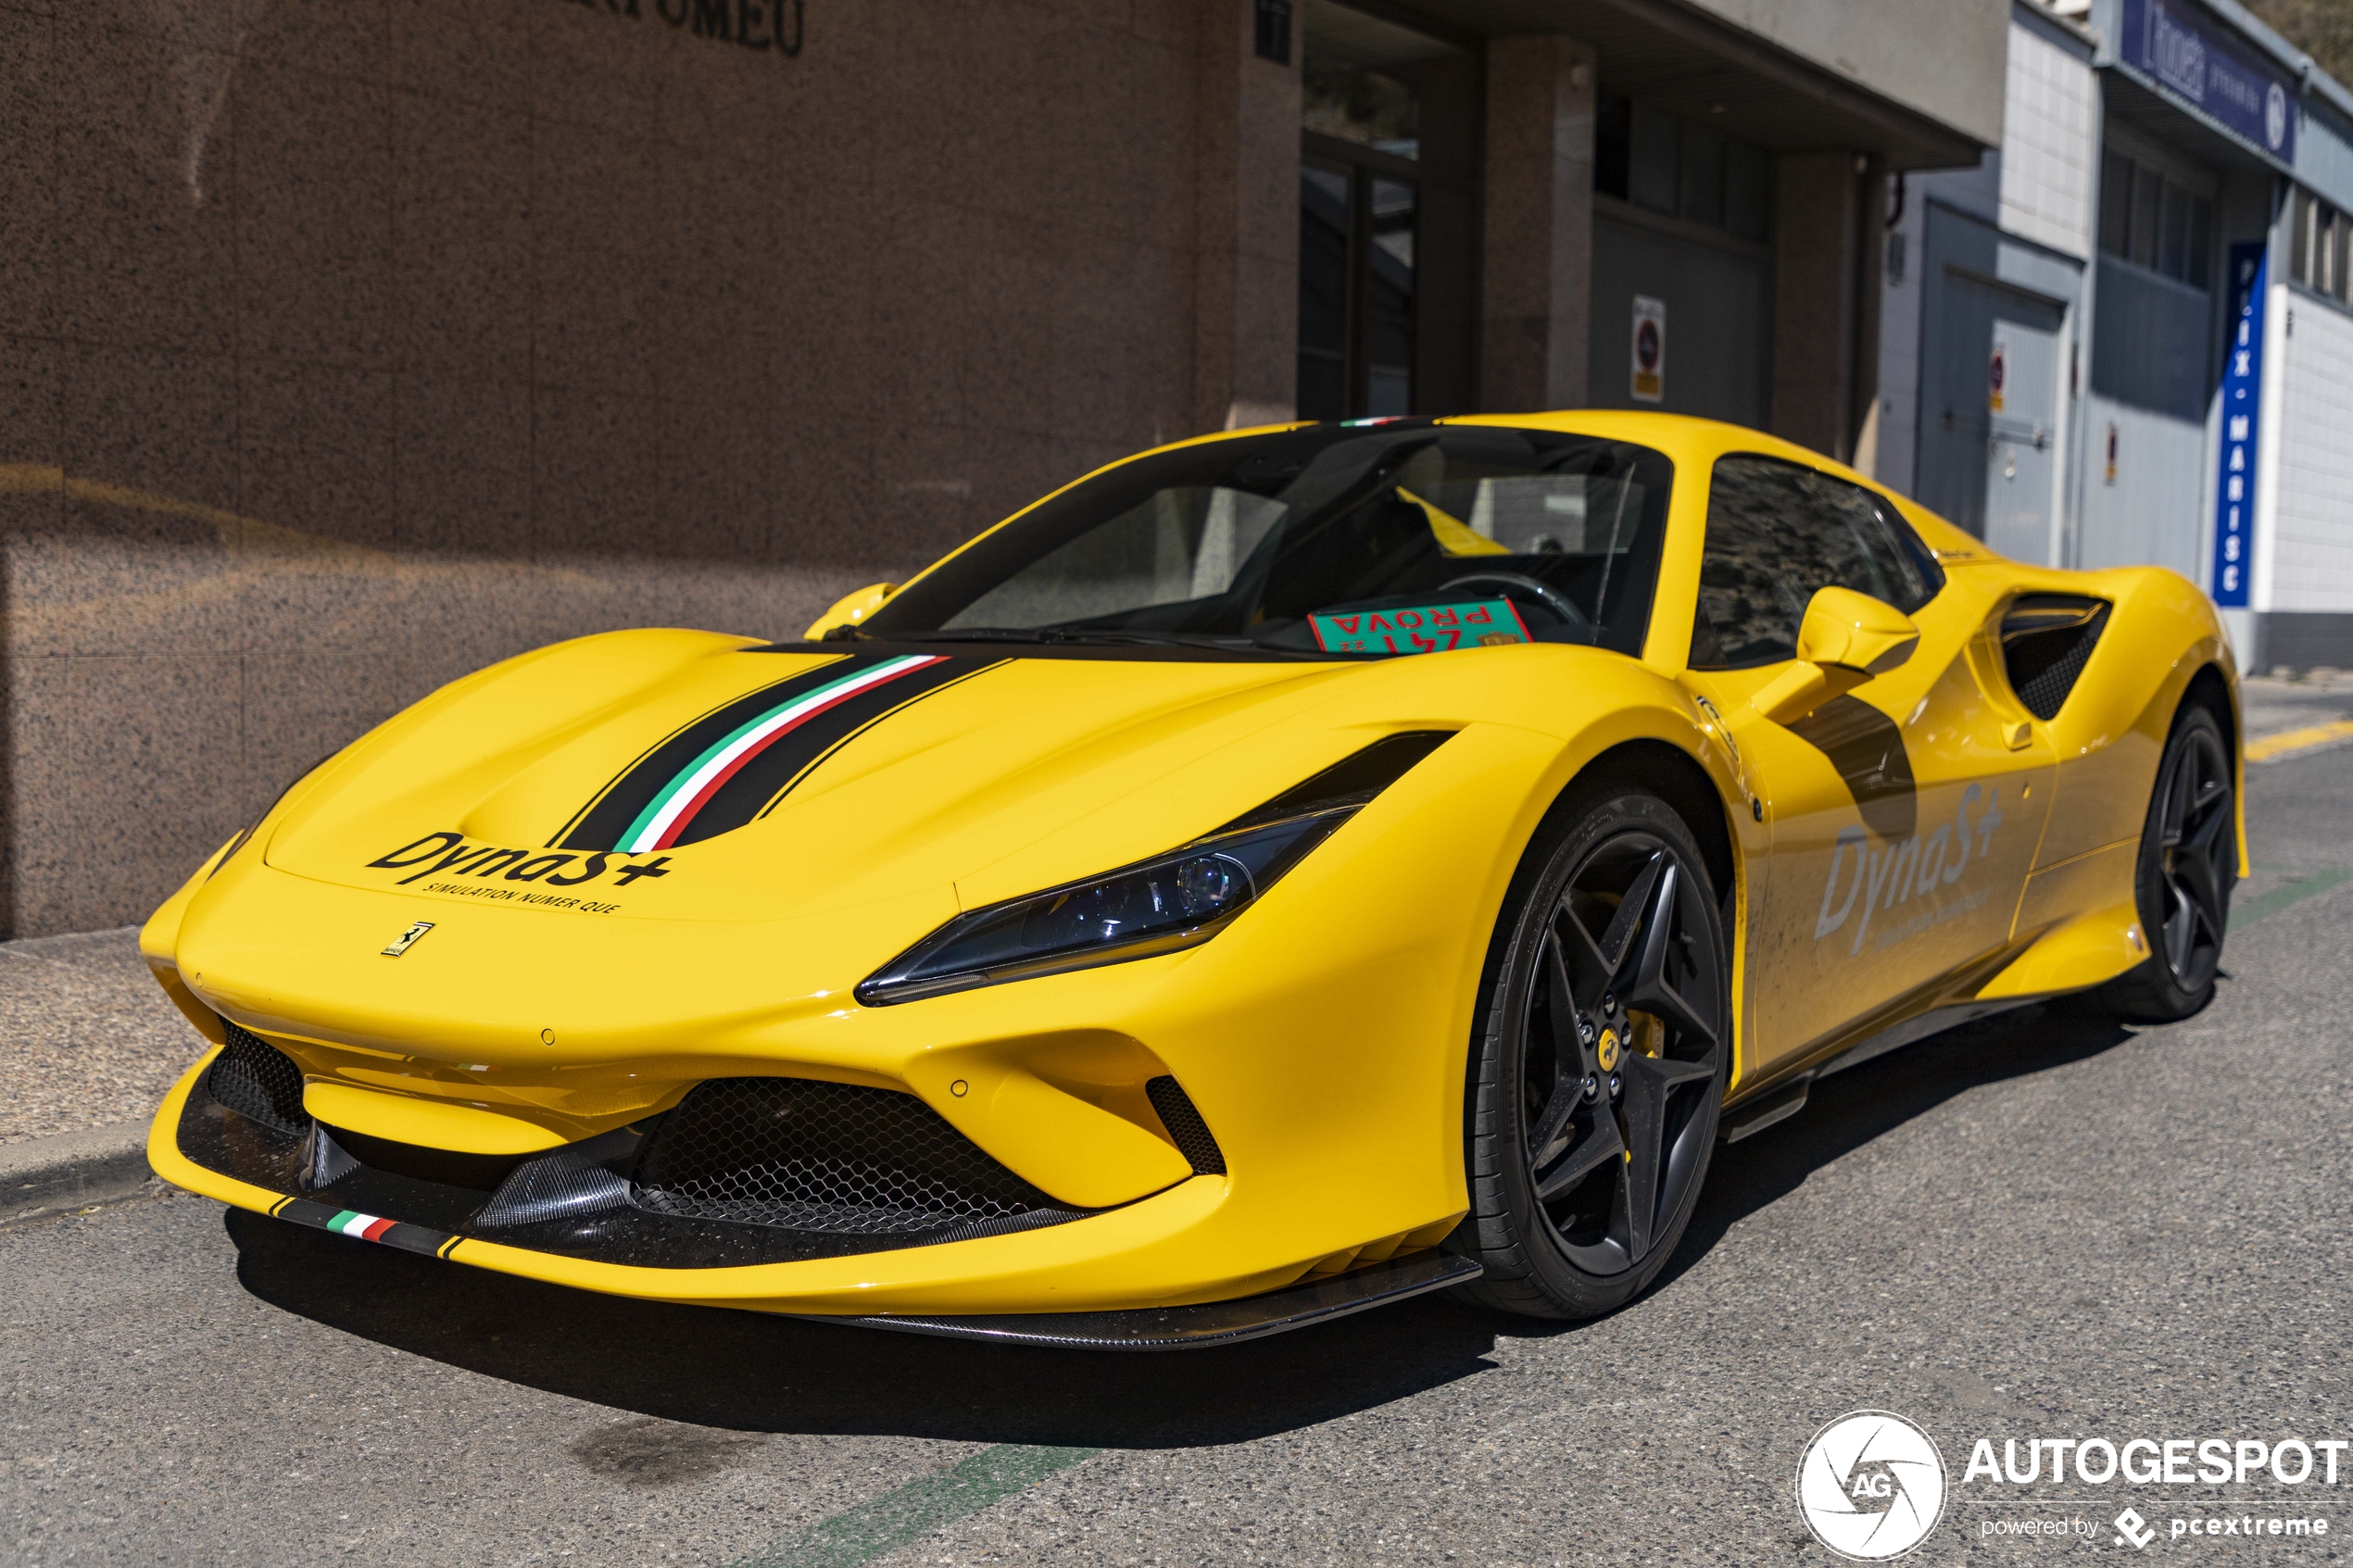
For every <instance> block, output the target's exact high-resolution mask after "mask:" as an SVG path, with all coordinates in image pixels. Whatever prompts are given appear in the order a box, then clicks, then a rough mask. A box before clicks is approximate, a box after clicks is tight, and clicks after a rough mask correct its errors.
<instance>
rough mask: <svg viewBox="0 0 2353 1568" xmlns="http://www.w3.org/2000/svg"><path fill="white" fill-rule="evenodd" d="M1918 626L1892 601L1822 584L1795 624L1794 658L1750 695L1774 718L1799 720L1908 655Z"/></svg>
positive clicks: (1915, 641)
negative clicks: (1791, 663)
mask: <svg viewBox="0 0 2353 1568" xmlns="http://www.w3.org/2000/svg"><path fill="white" fill-rule="evenodd" d="M1919 640H1920V629H1919V627H1918V626H1916V625H1914V624H1913V623H1912V618H1911V617H1910V616H1908V615H1906V614H1905V613H1904V612H1903V611H1902V610H1900V609H1897V608H1895V607H1894V605H1892V604H1887V603H1885V602H1883V601H1881V600H1879V599H1875V598H1873V597H1871V596H1869V594H1858V593H1856V592H1855V590H1854V589H1852V588H1824V589H1822V590H1820V591H1819V592H1818V593H1817V594H1815V596H1814V597H1813V600H1812V601H1811V602H1810V603H1808V604H1807V605H1806V619H1805V621H1803V622H1802V623H1801V624H1800V625H1799V626H1798V629H1797V662H1796V663H1795V664H1793V665H1791V666H1790V667H1789V668H1788V669H1787V670H1784V671H1781V673H1780V674H1779V675H1777V676H1775V677H1774V678H1773V679H1772V680H1770V681H1768V682H1767V683H1766V684H1765V685H1764V686H1763V687H1762V688H1761V689H1760V690H1759V691H1758V692H1757V694H1756V695H1755V696H1753V697H1751V698H1750V699H1749V703H1750V706H1752V707H1754V708H1755V709H1756V710H1757V711H1758V712H1759V713H1762V714H1764V715H1765V717H1767V718H1768V719H1771V720H1773V721H1776V722H1777V723H1783V724H1786V723H1788V722H1789V721H1791V720H1793V719H1802V718H1804V717H1805V716H1806V714H1808V713H1811V712H1813V711H1814V709H1817V708H1819V707H1821V706H1822V704H1824V703H1826V702H1828V701H1830V700H1831V698H1832V697H1834V696H1843V695H1844V694H1845V693H1847V692H1850V691H1853V690H1854V689H1855V688H1856V686H1859V685H1861V684H1863V683H1864V682H1866V681H1868V680H1869V679H1870V678H1871V677H1872V676H1874V675H1881V674H1885V673H1886V672H1887V671H1890V670H1893V669H1894V668H1895V667H1896V666H1897V665H1899V664H1901V663H1903V662H1904V661H1905V660H1906V659H1909V658H1911V657H1912V650H1913V649H1914V648H1915V647H1918V646H1919Z"/></svg>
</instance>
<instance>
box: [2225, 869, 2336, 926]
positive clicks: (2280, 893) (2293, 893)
mask: <svg viewBox="0 0 2353 1568" xmlns="http://www.w3.org/2000/svg"><path fill="white" fill-rule="evenodd" d="M2347 882H2353V871H2336V872H2313V873H2312V874H2311V875H2309V876H2304V877H2298V878H2296V880H2295V881H2294V882H2291V883H2287V884H2284V885H2282V886H2279V887H2274V888H2272V889H2271V891H2270V892H2269V893H2266V894H2264V895H2263V896H2262V897H2259V898H2249V899H2247V900H2246V902H2244V903H2238V904H2233V905H2232V906H2231V919H2230V929H2232V930H2233V931H2244V930H2246V928H2247V927H2248V926H2250V925H2253V924H2254V923H2255V922H2257V921H2259V920H2269V919H2271V917H2272V916H2273V915H2275V914H2278V913H2279V912H2280V911H2281V910H2282V909H2286V908H2288V907H2289V906H2290V905H2292V904H2301V903H2302V902H2304V900H2305V899H2307V898H2309V897H2312V896H2313V895H2315V894H2319V893H2326V892H2327V891H2328V890H2329V889H2330V888H2332V887H2335V886H2338V885H2340V884H2344V883H2347Z"/></svg>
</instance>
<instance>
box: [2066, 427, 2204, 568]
mask: <svg viewBox="0 0 2353 1568" xmlns="http://www.w3.org/2000/svg"><path fill="white" fill-rule="evenodd" d="M2083 407H2084V417H2085V419H2086V420H2088V421H2089V422H2090V425H2091V429H2090V430H2088V431H2086V432H2085V435H2086V436H2087V437H2088V439H2087V440H2086V441H2085V443H2084V448H2085V451H2086V453H2087V454H2088V457H2089V458H2090V462H2091V470H2092V471H2091V474H2090V476H2089V478H2088V480H2087V482H2086V483H2085V484H2084V486H2083V532H2082V553H2081V556H2080V558H2079V560H2080V564H2081V565H2082V566H2083V567H2084V568H2085V569H2087V570H2095V569H2097V568H2100V567H2104V566H2170V567H2171V568H2172V569H2173V570H2174V571H2178V572H2180V573H2181V574H2182V575H2183V576H2184V577H2186V578H2188V579H2189V580H2190V581H2191V582H2193V583H2195V582H2197V581H2198V580H2199V573H2198V542H2199V540H2200V539H2201V538H2202V537H2203V534H2202V533H2201V523H2202V522H2203V520H2204V515H2205V502H2206V489H2205V479H2206V446H2207V440H2206V428H2205V426H2203V425H2201V424H2194V423H2192V422H2191V421H2189V420H2180V419H2175V418H2173V417H2172V416H2171V415H2169V414H2157V413H2151V412H2149V411H2148V410H2147V409H2145V408H2127V407H2126V406H2125V405H2123V404H2121V403H2118V402H2114V401H2112V400H2111V399H2108V398H2106V397H2102V396H2100V395H2097V394H2093V395H2090V396H2087V397H2085V398H2084V400H2083ZM2111 422H2112V423H2113V424H2114V425H2115V426H2116V477H2115V478H2114V479H2113V480H2110V479H2109V478H2108V471H2107V453H2108V426H2109V424H2110V423H2111Z"/></svg>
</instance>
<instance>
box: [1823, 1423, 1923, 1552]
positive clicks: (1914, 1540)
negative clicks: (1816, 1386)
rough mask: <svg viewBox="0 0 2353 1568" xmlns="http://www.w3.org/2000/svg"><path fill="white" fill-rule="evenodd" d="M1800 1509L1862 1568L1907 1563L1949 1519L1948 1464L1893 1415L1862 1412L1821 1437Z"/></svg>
mask: <svg viewBox="0 0 2353 1568" xmlns="http://www.w3.org/2000/svg"><path fill="white" fill-rule="evenodd" d="M1797 1507H1798V1512H1801V1513H1803V1514H1804V1515H1805V1516H1806V1528H1807V1529H1809V1530H1811V1531H1813V1532H1814V1538H1815V1539H1817V1540H1818V1541H1820V1542H1821V1543H1822V1544H1823V1545H1824V1546H1826V1547H1828V1548H1830V1549H1831V1550H1832V1551H1834V1552H1836V1553H1838V1554H1839V1555H1840V1556H1841V1557H1844V1558H1849V1559H1852V1560H1853V1561H1855V1562H1885V1561H1887V1560H1888V1559H1889V1558H1893V1557H1901V1556H1903V1555H1904V1554H1905V1553H1906V1552H1907V1551H1910V1550H1911V1549H1913V1548H1914V1547H1917V1546H1919V1544H1920V1543H1921V1542H1922V1541H1924V1540H1926V1539H1928V1537H1930V1535H1931V1534H1932V1533H1933V1532H1934V1531H1935V1529H1936V1523H1937V1521H1938V1520H1940V1519H1942V1518H1943V1517H1944V1455H1943V1454H1941V1453H1939V1452H1938V1451H1937V1448H1936V1444H1935V1441H1934V1440H1933V1439H1931V1437H1930V1436H1929V1435H1928V1434H1927V1433H1925V1432H1923V1431H1921V1430H1920V1429H1919V1427H1918V1426H1915V1425H1914V1424H1912V1423H1910V1422H1908V1421H1906V1420H1905V1419H1904V1418H1903V1417H1902V1416H1900V1415H1895V1414H1894V1413H1892V1412H1890V1411H1870V1410H1864V1411H1852V1412H1850V1413H1848V1414H1846V1415H1843V1416H1840V1417H1839V1418H1838V1419H1837V1420H1836V1421H1833V1422H1831V1424H1829V1425H1827V1426H1825V1427H1823V1428H1822V1429H1821V1430H1820V1431H1818V1432H1817V1433H1815V1434H1814V1440H1813V1441H1812V1442H1810V1443H1808V1444H1806V1457H1805V1458H1804V1459H1802V1460H1801V1461H1798V1466H1797Z"/></svg>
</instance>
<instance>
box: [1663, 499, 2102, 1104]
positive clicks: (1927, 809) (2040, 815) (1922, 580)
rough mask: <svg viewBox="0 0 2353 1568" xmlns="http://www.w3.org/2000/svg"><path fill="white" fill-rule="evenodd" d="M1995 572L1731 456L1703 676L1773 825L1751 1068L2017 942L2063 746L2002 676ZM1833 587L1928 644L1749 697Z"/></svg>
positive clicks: (1859, 506) (1697, 685) (1695, 656)
mask: <svg viewBox="0 0 2353 1568" xmlns="http://www.w3.org/2000/svg"><path fill="white" fill-rule="evenodd" d="M1990 575H1991V574H1987V573H1978V574H1971V573H1969V572H1968V571H1959V572H1957V573H1956V574H1954V576H1953V577H1952V578H1950V579H1948V578H1947V577H1946V575H1945V574H1944V571H1942V570H1941V569H1940V567H1939V566H1938V564H1937V562H1936V560H1935V558H1934V557H1933V556H1931V554H1930V553H1929V551H1928V550H1927V549H1926V548H1925V547H1924V546H1921V545H1920V543H1919V539H1918V538H1917V536H1916V535H1914V534H1913V533H1912V532H1911V530H1910V529H1909V528H1908V527H1907V526H1906V524H1905V523H1904V521H1903V519H1902V517H1901V515H1900V513H1898V511H1897V510H1896V508H1894V505H1893V504H1892V503H1891V502H1889V501H1887V500H1886V499H1884V498H1883V497H1881V496H1880V495H1876V494H1874V493H1873V492H1871V491H1869V490H1868V489H1865V488H1863V487H1862V486H1859V485H1856V484H1853V483H1848V482H1846V481H1844V480H1842V479H1839V478H1837V477H1835V476H1833V475H1831V474H1827V473H1823V472H1821V471H1819V470H1815V469H1811V468H1808V467H1806V466H1805V465H1802V464H1797V463H1792V462H1786V461H1783V460H1780V459H1779V458H1766V457H1758V456H1752V455H1747V454H1737V453H1736V454H1731V455H1728V456H1726V457H1723V458H1719V459H1718V461H1717V463H1716V465H1715V469H1714V471H1713V473H1712V474H1711V476H1710V484H1709V497H1708V507H1707V521H1706V537H1705V542H1704V548H1703V554H1702V561H1701V568H1700V588H1699V601H1700V602H1699V607H1698V613H1697V615H1696V616H1695V618H1694V621H1693V632H1692V659H1691V668H1690V670H1689V671H1687V672H1686V674H1685V676H1684V680H1685V682H1686V683H1687V684H1689V685H1690V687H1691V688H1692V691H1693V692H1694V693H1695V694H1696V695H1698V696H1702V697H1705V699H1707V701H1708V702H1710V703H1711V704H1712V705H1713V706H1714V707H1715V708H1716V709H1717V710H1718V712H1719V713H1720V714H1721V715H1722V716H1723V719H1724V722H1725V728H1726V730H1727V732H1728V734H1730V738H1731V739H1732V741H1733V743H1734V744H1735V745H1736V746H1738V747H1739V748H1740V751H1741V754H1742V759H1743V769H1744V771H1745V773H1746V776H1747V780H1748V784H1749V787H1750V788H1751V789H1752V790H1753V791H1754V792H1755V805H1754V806H1753V807H1752V809H1753V810H1754V811H1757V812H1761V813H1762V818H1763V821H1764V822H1766V823H1767V824H1768V829H1769V833H1770V843H1771V849H1770V853H1769V856H1768V867H1767V872H1766V874H1765V876H1764V878H1763V879H1762V885H1761V886H1753V887H1752V888H1751V890H1750V897H1749V911H1748V932H1747V954H1748V957H1747V963H1746V966H1745V970H1744V975H1745V981H1746V1008H1745V1011H1746V1016H1747V1020H1748V1029H1747V1045H1746V1050H1745V1054H1744V1058H1743V1076H1744V1077H1745V1076H1749V1075H1751V1074H1753V1073H1756V1072H1758V1071H1768V1070H1770V1069H1771V1068H1773V1067H1774V1066H1776V1065H1781V1064H1786V1063H1789V1062H1791V1061H1793V1060H1800V1059H1803V1058H1806V1057H1807V1056H1810V1055H1812V1054H1815V1053H1816V1052H1818V1051H1820V1050H1823V1049H1825V1048H1827V1047H1830V1046H1831V1045H1833V1044H1835V1043H1836V1042H1838V1041H1839V1040H1840V1039H1842V1038H1843V1037H1844V1036H1845V1035H1848V1034H1850V1033H1851V1032H1853V1031H1854V1030H1856V1028H1857V1027H1859V1026H1868V1025H1869V1023H1870V1022H1873V1021H1874V1019H1875V1018H1877V1017H1879V1016H1888V1017H1891V1018H1892V1017H1893V1016H1894V1014H1895V1013H1897V1012H1899V1011H1905V1010H1909V1008H1910V1006H1912V1005H1917V1004H1919V1003H1920V1002H1922V1000H1923V999H1924V997H1927V996H1928V995H1930V994H1932V993H1934V992H1936V991H1938V990H1940V989H1941V988H1943V987H1945V986H1947V985H1951V984H1952V983H1953V982H1954V981H1955V980H1956V979H1957V977H1965V976H1969V975H1971V974H1973V973H1975V972H1977V971H1980V970H1982V969H1984V968H1985V967H1986V966H1987V965H1989V964H1991V963H1993V962H1994V961H1996V960H1998V959H1999V958H2000V956H2001V955H2002V954H2003V953H2004V952H2005V950H2006V948H2007V943H2008V940H2009V935H2010V927H2011V922H2012V919H2013V917H2014V915H2015V913H2016V910H2017V906H2018V898H2019V892H2020V888H2021V887H2022V886H2023V885H2024V883H2025V879H2026V873H2027V871H2028V869H2029V867H2030V866H2031V865H2032V861H2033V857H2034V850H2035V845H2036V841H2037V839H2038V838H2039V836H2040V834H2041V832H2042V827H2043V820H2044V816H2045V812H2046V811H2047V810H2048V809H2049V805H2050V799H2051V794H2052V790H2051V777H2052V771H2053V768H2054V764H2055V761H2056V759H2055V757H2054V756H2053V753H2052V749H2051V746H2050V742H2049V740H2048V738H2047V737H2046V736H2045V734H2043V733H2042V730H2041V726H2040V725H2037V724H2034V723H2032V722H2029V721H2026V716H2025V715H2024V714H2023V713H2022V712H2020V709H2018V708H2017V705H2016V704H2015V702H2014V701H2013V700H2012V699H2011V698H2010V697H2009V696H2008V690H2007V686H2006V685H2004V684H2002V676H2001V673H2000V671H1999V669H1998V665H1997V662H1996V661H1997V659H1998V654H1997V651H1996V650H1997V648H1998V643H1997V641H1996V638H1997V634H1998V633H1997V621H1998V616H1997V611H1998V608H1999V596H1998V589H1997V588H1996V587H1995V586H1994V585H1993V584H1991V583H1984V582H1982V581H1980V579H1982V578H1983V577H1987V576H1990ZM1833 585H1835V586H1839V587H1844V588H1851V589H1854V590H1856V592H1859V593H1865V594H1869V595H1870V596H1872V597H1874V598H1878V599H1882V600H1885V601H1886V602H1888V603H1890V604H1893V605H1894V606H1895V607H1896V608H1898V609H1901V610H1903V611H1904V612H1905V613H1906V614H1907V615H1910V616H1911V617H1912V619H1913V621H1914V622H1915V623H1916V624H1917V625H1918V626H1919V633H1920V636H1919V644H1918V646H1916V647H1915V648H1914V650H1913V652H1912V654H1911V656H1910V658H1909V659H1906V660H1905V661H1904V662H1903V663H1902V664H1900V665H1898V666H1896V667H1895V668H1894V669H1891V670H1888V671H1885V672H1883V673H1881V674H1879V675H1876V676H1873V677H1871V678H1870V679H1869V680H1867V681H1865V682H1864V683H1863V684H1861V685H1859V686H1857V687H1856V688H1855V689H1853V690H1852V691H1850V692H1847V693H1846V694H1844V695H1843V696H1836V697H1833V698H1831V700H1830V701H1828V702H1825V703H1823V704H1822V705H1821V706H1820V707H1819V708H1818V709H1815V710H1814V711H1813V712H1811V713H1809V714H1806V715H1805V716H1804V717H1802V718H1797V719H1793V720H1792V721H1789V722H1787V723H1780V722H1776V721H1772V720H1770V719H1768V718H1766V717H1765V716H1764V715H1763V714H1761V713H1759V712H1758V711H1756V709H1755V708H1753V707H1752V706H1751V705H1750V700H1749V699H1750V698H1751V697H1752V696H1754V695H1755V693H1756V692H1757V691H1758V689H1759V688H1761V687H1763V686H1764V685H1766V684H1768V682H1770V681H1771V680H1772V679H1773V678H1774V677H1776V676H1778V675H1780V673H1782V672H1783V671H1787V670H1788V669H1789V668H1790V665H1791V661H1792V660H1793V658H1794V655H1795V652H1796V643H1797V632H1798V626H1799V623H1800V622H1801V621H1803V619H1804V617H1805V612H1806V605H1807V603H1808V602H1809V601H1810V600H1811V599H1812V597H1813V596H1814V594H1815V593H1816V592H1817V591H1818V590H1819V589H1821V588H1824V587H1829V586H1833Z"/></svg>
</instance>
